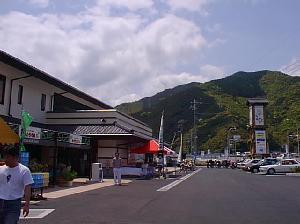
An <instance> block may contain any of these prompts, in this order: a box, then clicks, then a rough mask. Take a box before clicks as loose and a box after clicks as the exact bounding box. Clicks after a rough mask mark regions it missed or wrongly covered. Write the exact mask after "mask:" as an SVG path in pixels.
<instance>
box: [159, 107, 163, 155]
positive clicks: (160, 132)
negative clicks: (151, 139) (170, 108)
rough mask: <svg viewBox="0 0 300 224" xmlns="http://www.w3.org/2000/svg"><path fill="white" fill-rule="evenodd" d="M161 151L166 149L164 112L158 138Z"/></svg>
mask: <svg viewBox="0 0 300 224" xmlns="http://www.w3.org/2000/svg"><path fill="white" fill-rule="evenodd" d="M158 143H159V149H160V150H163V149H164V112H162V115H161V119H160V128H159V136H158Z"/></svg>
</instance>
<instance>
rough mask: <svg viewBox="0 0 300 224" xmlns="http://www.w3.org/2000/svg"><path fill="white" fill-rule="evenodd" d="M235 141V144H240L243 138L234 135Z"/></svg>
mask: <svg viewBox="0 0 300 224" xmlns="http://www.w3.org/2000/svg"><path fill="white" fill-rule="evenodd" d="M233 140H234V141H235V142H239V141H241V136H240V135H234V136H233Z"/></svg>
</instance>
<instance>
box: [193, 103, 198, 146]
mask: <svg viewBox="0 0 300 224" xmlns="http://www.w3.org/2000/svg"><path fill="white" fill-rule="evenodd" d="M193 128H194V130H193V138H194V135H195V134H196V135H197V132H196V99H194V127H193ZM196 135H195V136H196ZM194 143H195V144H194V145H193V146H194V148H193V151H196V147H197V141H196V137H195V141H194Z"/></svg>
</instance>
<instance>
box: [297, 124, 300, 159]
mask: <svg viewBox="0 0 300 224" xmlns="http://www.w3.org/2000/svg"><path fill="white" fill-rule="evenodd" d="M297 142H298V147H297V153H298V156H299V155H300V154H299V153H300V152H299V127H298V126H297Z"/></svg>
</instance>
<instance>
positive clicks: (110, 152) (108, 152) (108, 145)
mask: <svg viewBox="0 0 300 224" xmlns="http://www.w3.org/2000/svg"><path fill="white" fill-rule="evenodd" d="M125 143H126V141H125V140H98V155H97V157H98V158H99V159H98V162H100V163H102V164H103V166H104V167H112V158H113V157H114V155H115V153H116V152H117V151H118V152H119V154H120V157H121V158H122V166H126V165H127V161H128V149H124V148H122V149H121V148H118V147H117V146H118V145H119V144H125ZM101 157H102V158H101ZM108 157H110V158H109V159H108Z"/></svg>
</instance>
